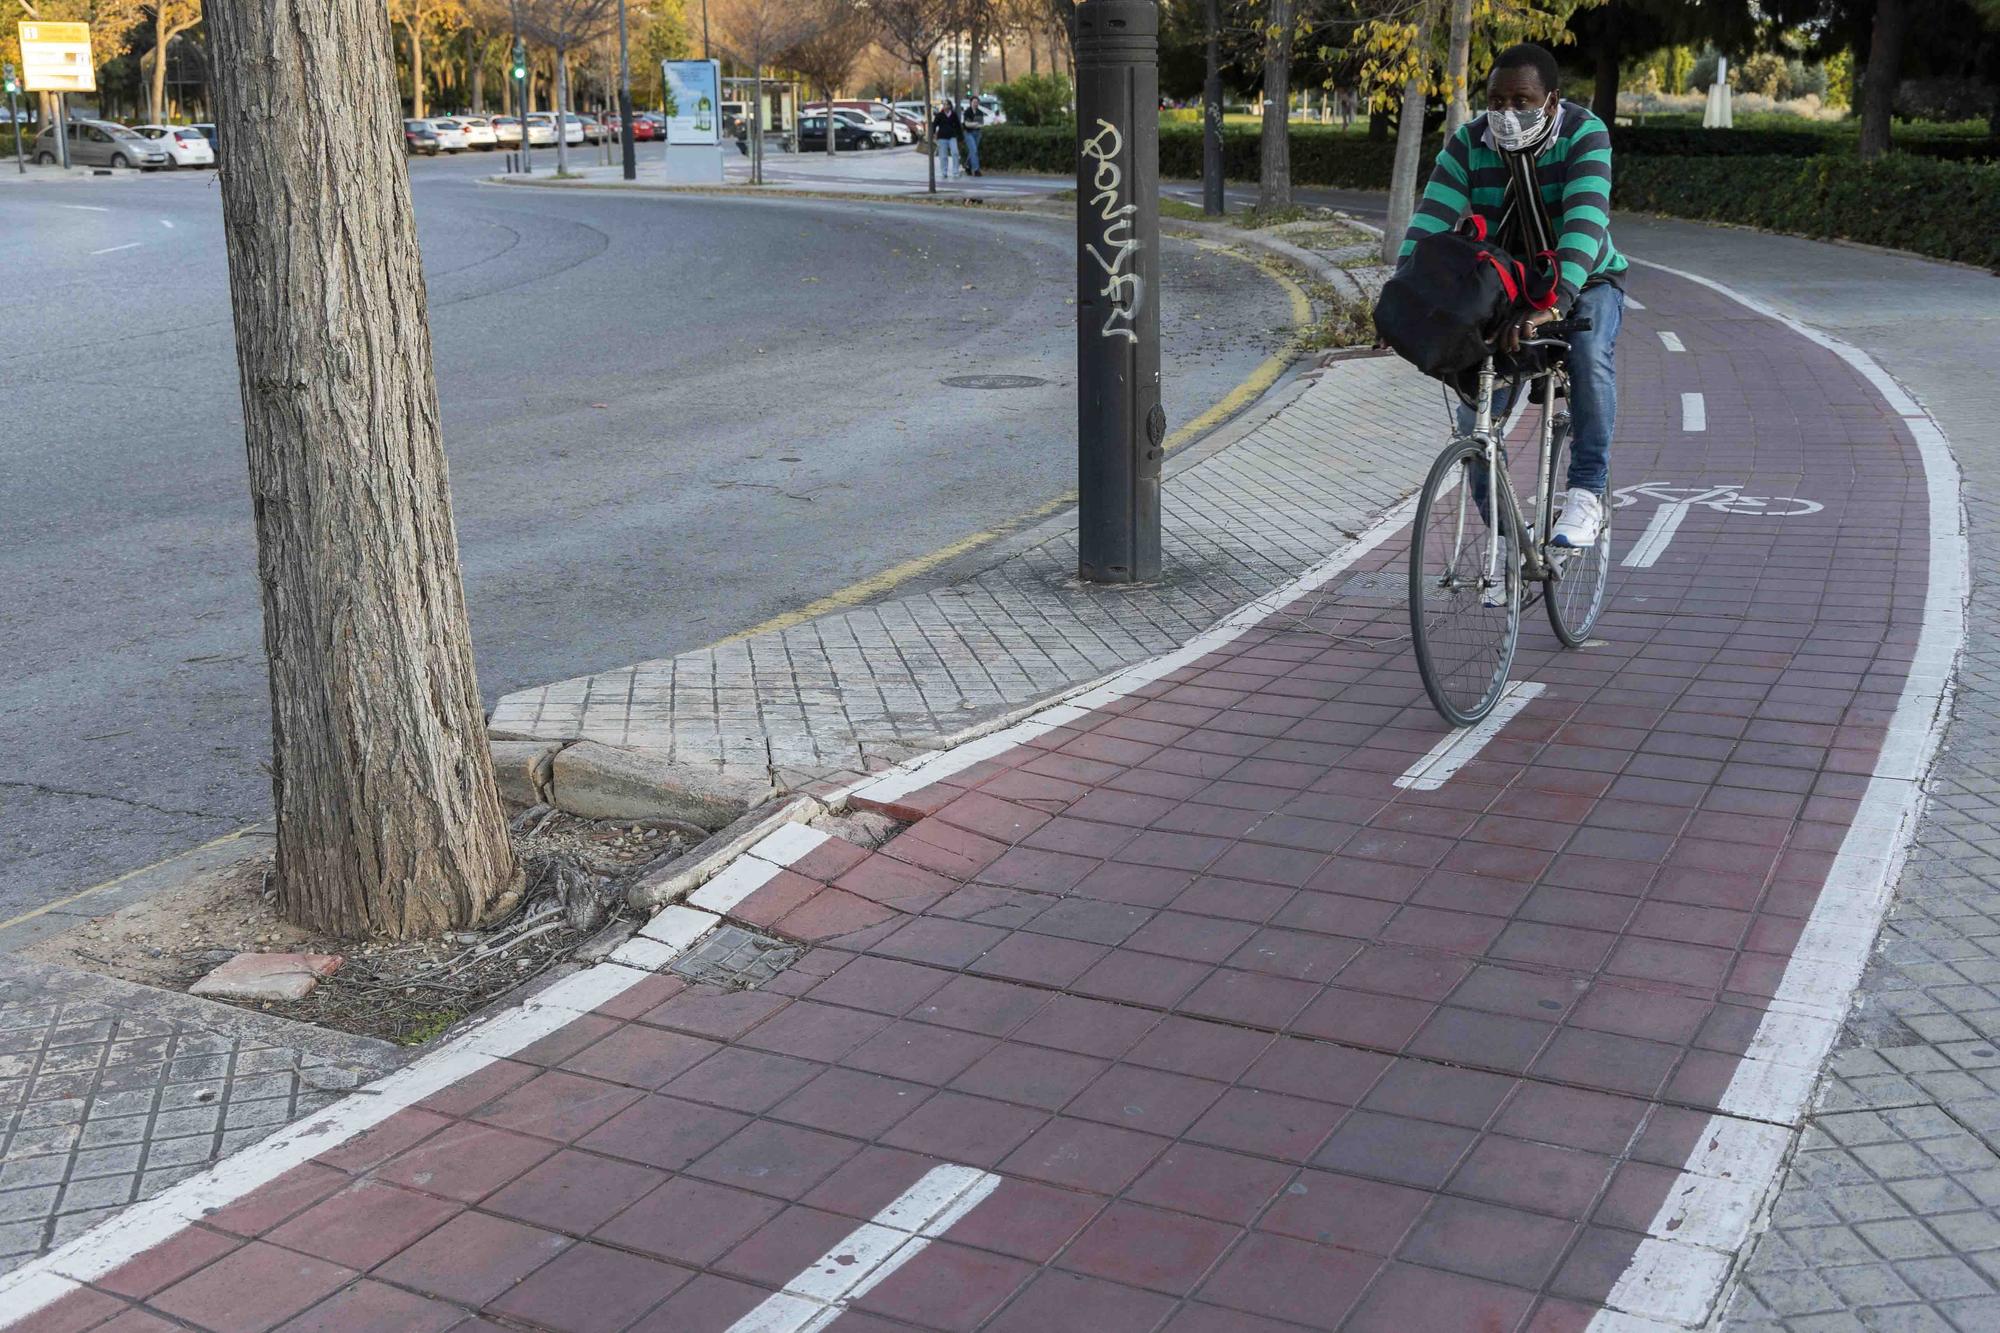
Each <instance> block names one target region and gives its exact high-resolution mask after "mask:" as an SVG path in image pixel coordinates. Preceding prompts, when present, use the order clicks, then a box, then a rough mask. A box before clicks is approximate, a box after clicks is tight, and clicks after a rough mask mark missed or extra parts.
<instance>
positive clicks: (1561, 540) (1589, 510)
mask: <svg viewBox="0 0 2000 1333" xmlns="http://www.w3.org/2000/svg"><path fill="white" fill-rule="evenodd" d="M1603 527H1604V500H1603V499H1602V498H1601V497H1600V496H1598V495H1597V494H1596V493H1595V492H1594V491H1586V490H1580V489H1578V488H1577V487H1574V486H1572V487H1571V488H1570V490H1569V492H1568V494H1566V495H1564V496H1563V503H1562V516H1561V517H1560V518H1558V519H1557V520H1556V527H1555V531H1554V532H1552V533H1550V534H1549V545H1551V546H1571V547H1578V548H1581V547H1587V546H1595V545H1597V534H1598V533H1599V532H1600V531H1602V530H1603Z"/></svg>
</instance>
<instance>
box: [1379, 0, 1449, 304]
mask: <svg viewBox="0 0 2000 1333" xmlns="http://www.w3.org/2000/svg"><path fill="white" fill-rule="evenodd" d="M1435 16H1436V11H1435V9H1434V7H1433V6H1432V5H1429V4H1426V5H1425V6H1424V9H1423V13H1422V14H1421V15H1419V17H1418V19H1417V53H1418V58H1419V60H1421V61H1422V62H1424V64H1428V63H1429V61H1430V49H1431V21H1432V19H1433V18H1434V17H1435ZM1423 152H1424V78H1423V73H1422V71H1421V69H1420V70H1419V72H1418V74H1417V75H1416V76H1415V77H1414V78H1412V79H1410V80H1409V81H1408V82H1407V83H1405V84H1404V85H1403V110H1402V113H1401V115H1400V116H1399V117H1398V119H1397V122H1396V163H1395V166H1394V167H1393V168H1392V169H1391V171H1390V174H1389V219H1388V225H1387V226H1385V227H1383V229H1382V262H1383V263H1385V264H1393V263H1395V262H1396V257H1397V252H1398V251H1399V250H1401V249H1402V248H1403V233H1404V232H1406V231H1408V230H1409V228H1410V214H1412V213H1413V212H1415V211H1416V206H1417V175H1418V172H1419V170H1420V169H1421V168H1422V166H1423V162H1422V158H1423Z"/></svg>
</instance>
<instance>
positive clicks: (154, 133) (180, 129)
mask: <svg viewBox="0 0 2000 1333" xmlns="http://www.w3.org/2000/svg"><path fill="white" fill-rule="evenodd" d="M132 132H133V133H135V134H140V135H144V136H145V137H146V138H148V139H151V140H152V141H153V142H154V143H156V144H158V145H160V147H162V148H164V149H166V150H167V157H168V158H169V159H171V161H172V164H173V165H174V166H177V167H212V166H214V165H215V145H213V144H211V143H210V142H209V141H208V136H207V135H205V134H203V133H202V132H201V131H200V130H198V129H196V128H194V126H192V125H134V126H133V127H132Z"/></svg>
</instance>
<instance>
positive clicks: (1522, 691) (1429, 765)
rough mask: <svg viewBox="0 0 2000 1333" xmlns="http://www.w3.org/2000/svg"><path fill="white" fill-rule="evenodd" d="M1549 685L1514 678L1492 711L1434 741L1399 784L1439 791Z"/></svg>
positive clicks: (1417, 788)
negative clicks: (1465, 726)
mask: <svg viewBox="0 0 2000 1333" xmlns="http://www.w3.org/2000/svg"><path fill="white" fill-rule="evenodd" d="M1547 688H1548V687H1547V686H1546V685H1542V684H1540V683H1539V682H1535V681H1521V680H1517V681H1510V682H1509V683H1508V685H1507V688H1506V689H1504V690H1502V691H1501V692H1500V702H1498V703H1496V704H1494V705H1493V711H1492V712H1490V713H1488V714H1487V715H1486V716H1485V717H1483V718H1481V719H1480V720H1479V721H1477V722H1475V723H1473V724H1472V725H1471V726H1470V727H1467V728H1466V729H1465V730H1463V731H1454V732H1452V733H1451V734H1450V735H1449V736H1446V737H1445V738H1444V739H1443V740H1441V741H1439V742H1438V743H1437V744H1436V745H1433V746H1432V747H1431V748H1430V752H1429V753H1427V754H1426V755H1424V757H1423V758H1421V759H1419V760H1417V762H1416V763H1414V764H1411V765H1410V766H1409V767H1408V768H1407V769H1404V770H1403V776H1401V777H1399V778H1397V779H1396V785H1397V786H1398V787H1403V788H1406V789H1408V790H1410V791H1436V790H1437V789H1438V788H1439V787H1442V786H1444V784H1445V783H1447V782H1449V781H1451V779H1452V776H1453V775H1454V774H1456V773H1457V772H1458V770H1459V769H1461V768H1464V767H1465V766H1466V765H1467V764H1469V763H1471V762H1472V761H1473V760H1474V759H1476V758H1478V757H1479V752H1480V751H1481V750H1483V749H1485V748H1486V742H1488V741H1490V740H1492V739H1493V738H1494V737H1495V736H1498V735H1499V734H1500V729H1501V728H1502V727H1504V726H1506V725H1507V724H1508V723H1509V722H1512V721H1513V720H1514V715H1515V714H1517V713H1519V712H1520V711H1521V710H1522V709H1523V708H1526V707H1527V706H1528V701H1529V700H1530V699H1533V698H1534V697H1535V696H1536V695H1538V694H1540V693H1541V692H1542V691H1543V690H1545V689H1547Z"/></svg>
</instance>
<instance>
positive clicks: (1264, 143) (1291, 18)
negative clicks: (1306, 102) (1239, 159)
mask: <svg viewBox="0 0 2000 1333" xmlns="http://www.w3.org/2000/svg"><path fill="white" fill-rule="evenodd" d="M1270 5H1271V8H1270V12H1269V14H1268V15H1267V16H1266V17H1265V21H1264V127H1263V134H1262V136H1261V138H1260V142H1259V144H1258V164H1257V207H1258V209H1259V210H1263V211H1269V210H1271V209H1274V208H1289V207H1290V206H1291V202H1292V38H1293V36H1294V27H1295V24H1296V20H1297V15H1296V13H1295V11H1294V9H1293V7H1292V5H1293V0H1270Z"/></svg>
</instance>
